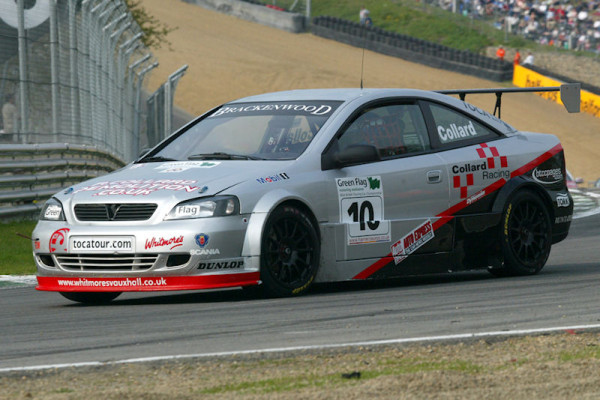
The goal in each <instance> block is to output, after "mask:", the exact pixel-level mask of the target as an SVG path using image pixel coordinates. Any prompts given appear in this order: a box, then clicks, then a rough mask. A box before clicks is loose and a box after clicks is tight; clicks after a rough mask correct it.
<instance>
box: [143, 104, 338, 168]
mask: <svg viewBox="0 0 600 400" xmlns="http://www.w3.org/2000/svg"><path fill="white" fill-rule="evenodd" d="M340 104H341V102H333V101H287V102H268V103H267V102H265V103H235V104H226V105H224V106H222V107H220V108H219V109H217V110H215V111H213V112H212V114H210V115H209V116H207V117H205V118H203V119H202V120H200V121H199V122H198V123H197V124H195V125H194V126H192V127H191V128H189V129H188V130H187V131H185V132H184V133H183V134H181V135H179V136H178V137H177V138H175V139H174V140H173V141H171V142H170V143H168V144H167V145H166V146H165V147H164V148H162V149H161V150H160V151H158V152H156V153H153V154H152V158H155V157H159V158H165V159H173V160H199V159H263V160H265V159H266V160H290V159H295V158H297V157H298V156H299V155H300V154H302V152H303V151H304V150H305V149H306V147H307V146H308V145H309V144H310V142H311V141H312V140H313V139H314V137H315V136H316V134H317V132H319V130H320V129H321V127H322V126H323V124H324V123H325V121H327V119H328V118H329V117H330V116H331V115H332V114H333V112H334V111H335V110H336V108H337V107H338V106H339V105H340Z"/></svg>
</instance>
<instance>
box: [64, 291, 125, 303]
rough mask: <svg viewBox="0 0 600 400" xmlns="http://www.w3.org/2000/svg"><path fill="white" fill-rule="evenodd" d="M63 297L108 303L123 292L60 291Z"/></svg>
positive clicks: (84, 301)
mask: <svg viewBox="0 0 600 400" xmlns="http://www.w3.org/2000/svg"><path fill="white" fill-rule="evenodd" d="M60 294H61V295H63V297H65V298H67V299H69V300H71V301H76V302H78V303H85V304H106V303H110V302H111V301H113V300H114V299H116V298H117V297H118V296H119V295H120V294H121V292H60Z"/></svg>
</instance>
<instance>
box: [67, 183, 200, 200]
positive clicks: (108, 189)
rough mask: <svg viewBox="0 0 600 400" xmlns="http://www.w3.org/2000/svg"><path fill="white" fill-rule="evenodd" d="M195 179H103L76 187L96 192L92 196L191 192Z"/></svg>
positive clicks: (83, 190) (195, 188)
mask: <svg viewBox="0 0 600 400" xmlns="http://www.w3.org/2000/svg"><path fill="white" fill-rule="evenodd" d="M194 183H196V181H195V180H191V179H132V180H126V181H103V182H97V183H95V184H93V185H91V186H84V187H82V188H79V189H77V191H76V192H75V193H79V192H98V193H94V194H93V196H117V195H121V196H123V195H125V196H146V195H149V194H150V193H153V192H156V191H159V190H167V191H174V192H179V191H184V192H187V193H192V192H195V191H197V190H198V189H199V188H198V186H194Z"/></svg>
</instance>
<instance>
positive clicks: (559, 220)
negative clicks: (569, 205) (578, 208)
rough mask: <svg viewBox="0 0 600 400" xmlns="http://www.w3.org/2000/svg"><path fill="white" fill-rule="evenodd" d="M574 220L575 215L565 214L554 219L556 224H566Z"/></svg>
mask: <svg viewBox="0 0 600 400" xmlns="http://www.w3.org/2000/svg"><path fill="white" fill-rule="evenodd" d="M572 220H573V215H572V214H571V215H564V216H562V217H556V218H555V219H554V223H555V224H564V223H565V222H571V221H572Z"/></svg>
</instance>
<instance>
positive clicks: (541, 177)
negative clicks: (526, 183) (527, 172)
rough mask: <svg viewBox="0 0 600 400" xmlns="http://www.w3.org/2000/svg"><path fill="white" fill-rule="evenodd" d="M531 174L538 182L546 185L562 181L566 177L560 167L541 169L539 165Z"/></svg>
mask: <svg viewBox="0 0 600 400" xmlns="http://www.w3.org/2000/svg"><path fill="white" fill-rule="evenodd" d="M531 176H532V177H533V179H534V180H535V181H536V182H539V183H541V184H545V185H551V184H553V183H557V182H561V181H562V180H563V179H564V178H563V173H562V170H561V169H560V168H552V169H539V167H536V168H535V169H534V170H533V172H532V173H531Z"/></svg>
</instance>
